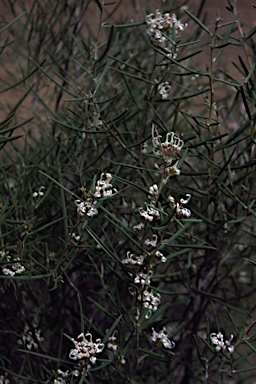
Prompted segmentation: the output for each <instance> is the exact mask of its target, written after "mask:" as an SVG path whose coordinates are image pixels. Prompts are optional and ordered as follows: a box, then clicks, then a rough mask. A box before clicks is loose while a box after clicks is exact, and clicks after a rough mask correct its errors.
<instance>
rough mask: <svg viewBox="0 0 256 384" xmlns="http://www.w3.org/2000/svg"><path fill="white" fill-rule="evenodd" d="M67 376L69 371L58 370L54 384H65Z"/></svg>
mask: <svg viewBox="0 0 256 384" xmlns="http://www.w3.org/2000/svg"><path fill="white" fill-rule="evenodd" d="M68 375H69V371H66V372H63V371H62V370H61V369H58V376H57V377H56V378H55V379H54V384H66V378H67V377H68Z"/></svg>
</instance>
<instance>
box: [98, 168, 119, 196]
mask: <svg viewBox="0 0 256 384" xmlns="http://www.w3.org/2000/svg"><path fill="white" fill-rule="evenodd" d="M104 178H105V180H104ZM111 180H112V176H111V174H110V173H102V174H101V176H100V180H98V181H97V185H96V187H95V191H94V197H97V198H99V197H110V196H112V195H113V193H116V192H117V190H116V189H115V188H113V186H112V184H110V181H111Z"/></svg>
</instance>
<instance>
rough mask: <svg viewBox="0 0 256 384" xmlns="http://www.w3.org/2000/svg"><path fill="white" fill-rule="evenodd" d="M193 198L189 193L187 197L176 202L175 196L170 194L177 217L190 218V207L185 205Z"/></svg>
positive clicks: (170, 202)
mask: <svg viewBox="0 0 256 384" xmlns="http://www.w3.org/2000/svg"><path fill="white" fill-rule="evenodd" d="M190 198H191V195H190V194H189V193H187V194H186V199H180V201H179V202H175V199H174V197H172V196H169V197H168V200H169V204H170V207H171V208H172V210H173V211H174V212H175V215H176V216H177V217H181V218H183V217H187V218H189V217H190V216H191V212H190V210H189V209H188V208H185V207H183V205H184V204H187V203H188V202H189V200H190Z"/></svg>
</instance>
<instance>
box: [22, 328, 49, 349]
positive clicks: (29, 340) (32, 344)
mask: <svg viewBox="0 0 256 384" xmlns="http://www.w3.org/2000/svg"><path fill="white" fill-rule="evenodd" d="M21 339H22V340H18V344H21V345H25V346H26V347H27V349H29V350H30V351H31V349H32V348H35V349H38V342H41V341H43V340H44V338H43V337H41V330H40V329H34V330H30V329H29V327H28V326H27V325H26V326H25V328H24V331H23V333H22V335H21Z"/></svg>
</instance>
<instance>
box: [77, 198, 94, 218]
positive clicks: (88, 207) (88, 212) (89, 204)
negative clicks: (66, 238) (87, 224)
mask: <svg viewBox="0 0 256 384" xmlns="http://www.w3.org/2000/svg"><path fill="white" fill-rule="evenodd" d="M75 204H76V206H77V213H78V215H79V216H81V217H83V216H89V217H93V216H95V215H97V214H98V210H97V209H96V208H95V207H94V205H95V204H96V201H95V200H93V199H92V198H87V200H86V201H81V200H75Z"/></svg>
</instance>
